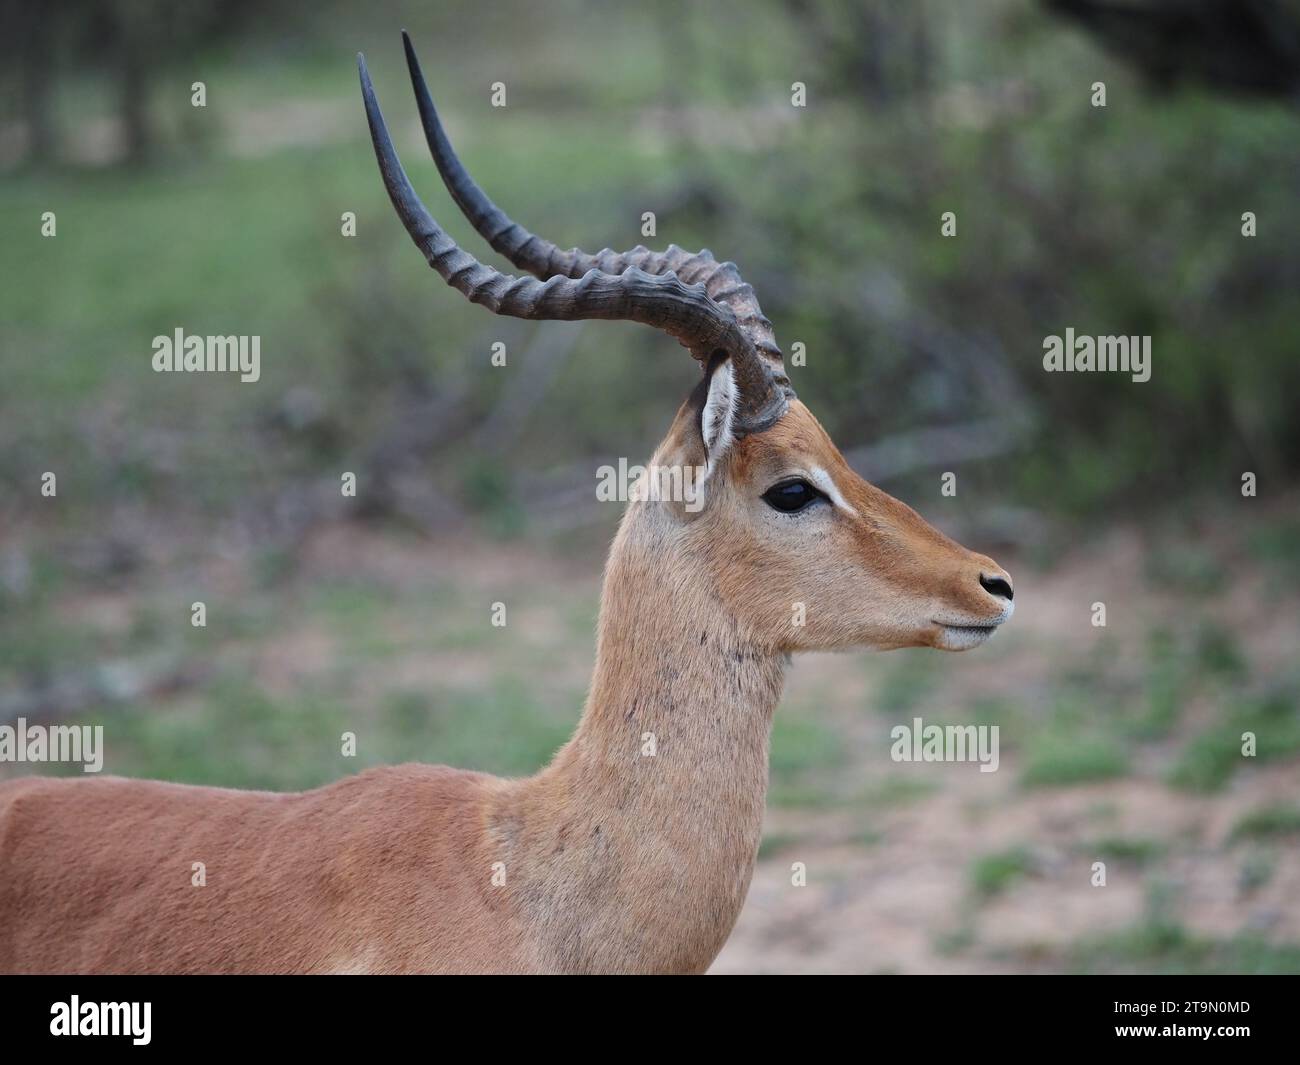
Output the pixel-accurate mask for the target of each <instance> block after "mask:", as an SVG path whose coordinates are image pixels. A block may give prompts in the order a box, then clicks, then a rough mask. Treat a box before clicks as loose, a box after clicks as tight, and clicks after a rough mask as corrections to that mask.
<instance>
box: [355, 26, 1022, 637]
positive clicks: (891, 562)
mask: <svg viewBox="0 0 1300 1065" xmlns="http://www.w3.org/2000/svg"><path fill="white" fill-rule="evenodd" d="M403 39H404V41H405V46H406V58H407V65H408V68H409V70H410V74H411V83H412V86H413V87H414V89H415V96H416V102H417V104H418V106H419V110H420V118H421V120H422V122H423V125H424V131H425V136H426V139H427V140H428V144H429V150H430V151H431V152H432V154H433V158H434V161H435V162H436V163H437V165H438V170H439V172H440V173H441V174H442V177H443V180H444V182H445V183H446V185H447V188H448V191H449V192H450V193H451V195H452V198H453V199H455V201H456V203H457V204H458V205H459V206H460V208H461V210H462V211H463V212H464V213H465V216H466V217H467V218H468V219H469V221H470V222H471V223H472V224H473V225H474V228H475V229H476V230H477V231H478V232H479V234H480V235H482V236H483V237H484V239H485V240H487V242H488V243H489V244H490V245H491V246H492V248H493V249H495V250H496V251H497V252H499V253H500V254H501V255H503V256H505V257H506V258H507V259H509V260H510V261H511V262H512V263H514V265H515V266H517V267H519V268H520V269H522V270H526V271H528V272H529V273H530V274H533V275H534V276H533V277H512V276H510V275H507V274H502V273H500V272H499V271H497V270H494V269H492V268H491V267H488V266H485V265H484V264H482V263H480V262H479V261H478V260H476V259H475V258H474V257H473V256H471V255H469V254H468V253H467V252H465V251H464V250H463V249H461V248H460V247H459V246H458V245H457V244H456V243H455V242H454V241H453V240H452V239H451V238H450V237H449V236H448V235H447V234H446V233H445V232H444V231H443V230H442V228H441V227H440V226H439V225H438V224H437V222H435V221H434V219H433V217H432V216H431V215H430V214H429V212H428V210H427V209H426V208H425V207H424V205H423V204H422V203H421V202H420V199H419V197H418V196H417V195H416V193H415V190H414V189H413V188H412V187H411V184H410V181H409V180H408V179H407V176H406V174H405V172H404V171H403V169H402V165H401V163H400V162H399V161H398V158H397V154H396V151H395V150H394V148H393V145H392V141H391V139H390V138H389V135H388V130H387V128H386V126H385V124H384V119H383V115H382V114H381V113H380V110H379V105H378V103H377V101H376V99H375V95H374V89H373V87H372V86H371V84H370V77H369V74H368V73H367V71H366V66H365V61H364V59H361V58H360V57H358V63H359V66H360V73H361V89H362V95H363V97H364V99H365V105H366V115H367V118H368V120H369V123H370V132H371V139H372V140H373V142H374V146H375V155H376V157H377V159H378V161H379V168H380V171H381V173H382V175H383V179H384V184H385V186H386V188H387V189H388V194H389V197H390V199H391V200H392V202H393V206H394V208H396V210H397V214H398V216H399V217H400V218H401V220H402V222H403V223H404V224H405V226H406V229H407V231H408V232H409V233H410V235H411V238H412V239H413V240H414V241H415V243H416V246H417V247H419V248H420V250H421V251H423V252H424V254H425V257H426V258H427V259H428V261H429V264H430V265H431V266H432V267H433V268H434V269H435V270H437V271H438V273H439V274H440V275H441V276H442V277H443V279H444V280H445V281H447V283H448V284H450V285H452V286H453V287H455V288H456V289H458V290H459V291H460V292H461V293H463V294H464V295H465V296H466V297H467V298H468V299H470V300H471V301H473V302H475V303H481V304H483V305H484V306H486V307H487V308H488V309H489V310H491V311H493V312H494V313H496V314H505V315H510V316H512V317H517V318H531V319H565V320H576V319H592V318H602V319H621V320H626V321H635V322H641V323H643V324H646V325H652V326H655V327H656V328H659V329H662V330H664V331H665V332H667V333H669V334H670V335H671V336H673V337H675V338H676V339H677V340H678V341H680V342H681V344H682V345H683V346H684V347H686V348H687V349H688V350H689V351H690V353H691V355H692V356H694V357H695V358H696V359H697V360H698V361H699V362H700V364H701V366H702V367H703V370H704V377H703V380H702V381H701V382H700V384H699V386H698V387H697V388H696V390H695V392H694V393H693V395H692V396H691V398H690V399H689V400H687V402H686V403H685V404H683V406H682V408H681V410H680V411H679V412H678V414H677V418H676V420H675V421H674V423H673V427H672V429H671V430H670V431H669V434H668V436H667V437H666V438H665V440H664V441H663V443H662V444H661V445H660V447H659V449H658V451H657V452H656V454H655V458H654V460H653V463H652V465H653V466H658V467H666V468H680V469H683V470H687V471H690V470H694V469H701V470H703V471H704V473H703V474H702V476H701V477H700V478H699V479H698V483H692V479H691V476H690V473H689V472H688V473H687V474H686V479H687V483H688V485H690V487H691V488H693V489H695V490H696V491H697V492H699V493H701V494H702V497H703V498H702V501H701V500H700V499H699V498H698V496H697V497H696V498H695V505H694V506H687V505H685V501H684V500H678V501H672V500H663V501H655V502H641V503H637V504H634V505H633V508H632V510H633V512H636V511H637V510H638V509H640V511H641V513H642V515H643V516H645V518H646V520H651V521H653V522H654V523H655V526H656V529H657V532H658V536H659V540H660V541H661V542H664V541H666V542H667V543H668V544H669V545H670V548H669V549H670V551H671V553H672V555H673V556H674V557H675V558H676V559H677V560H678V561H681V562H684V563H686V564H688V565H689V567H690V568H689V572H691V573H693V574H697V575H698V579H700V580H702V581H705V582H707V584H708V586H709V587H710V588H712V589H714V590H715V591H716V594H717V596H718V597H719V598H720V599H721V600H722V602H723V603H724V604H725V605H726V607H727V608H728V610H729V612H730V613H731V614H733V615H734V616H735V617H736V618H737V619H739V620H740V622H741V623H742V624H743V625H744V627H745V628H746V629H747V630H748V632H749V633H750V634H751V635H752V636H753V637H754V638H755V639H756V640H757V641H758V642H760V643H761V644H762V645H764V646H767V647H770V648H772V649H776V650H781V651H796V650H828V649H835V648H845V647H854V646H868V647H877V648H882V649H883V648H894V647H936V648H940V649H942V650H949V651H963V650H967V649H968V648H971V647H975V646H977V645H979V644H980V643H983V642H984V640H986V639H987V638H988V637H989V636H990V635H991V634H992V633H993V632H994V631H995V630H996V629H997V627H998V626H999V625H1001V624H1002V623H1003V622H1004V621H1006V620H1007V619H1008V618H1010V617H1011V613H1012V586H1011V578H1010V576H1009V575H1008V574H1007V573H1006V571H1005V570H1003V569H1002V568H1001V567H1000V566H998V565H997V563H995V562H994V561H993V560H992V559H990V558H987V557H985V556H984V555H978V554H975V553H974V552H971V551H968V550H966V548H964V547H962V546H961V545H960V544H957V543H954V542H953V541H952V540H950V539H948V538H947V537H946V536H944V535H943V534H942V533H940V532H939V531H938V530H936V529H935V528H933V527H932V526H931V525H929V524H928V523H927V522H926V521H925V520H924V519H923V518H922V517H921V516H920V515H919V514H917V513H916V511H914V510H912V508H911V507H909V506H907V505H906V504H904V503H901V502H899V501H898V500H897V499H894V498H893V497H892V496H889V495H887V494H886V493H884V492H882V491H881V490H880V489H878V488H876V487H874V486H873V485H871V484H868V483H867V482H866V481H864V480H863V479H862V478H861V477H859V476H858V475H857V474H856V473H854V472H853V470H852V469H850V468H849V466H848V463H847V462H845V460H844V457H843V456H842V455H841V454H840V452H839V450H838V449H837V448H836V447H835V445H834V443H832V441H831V439H830V437H829V436H828V435H827V434H826V431H825V430H824V429H823V428H822V427H821V425H820V423H818V421H817V419H816V418H814V417H813V415H812V413H811V412H810V411H809V410H808V408H807V407H805V406H804V405H803V404H802V403H800V402H799V401H798V400H797V399H796V398H795V395H794V390H793V389H792V388H791V387H790V381H789V378H788V377H787V376H786V373H785V369H784V366H783V363H782V357H781V350H780V348H779V347H777V344H776V341H775V337H774V335H773V331H772V325H771V323H770V322H769V321H768V320H767V318H765V317H764V316H763V313H762V311H761V310H760V309H759V305H758V301H757V299H756V298H755V296H754V290H753V289H752V288H751V287H750V286H749V285H747V284H745V283H744V282H743V281H742V280H741V277H740V273H739V271H738V270H737V268H736V266H735V264H734V263H729V262H722V263H720V262H718V261H716V260H715V259H714V258H713V256H712V255H711V254H710V253H709V252H708V251H701V252H698V253H696V254H691V253H688V252H685V251H683V250H682V249H680V248H678V247H676V246H675V245H669V247H668V249H667V251H663V252H654V251H650V250H649V249H647V248H644V247H637V248H633V249H632V250H631V251H628V252H614V251H611V250H609V249H605V250H604V251H601V252H597V253H596V254H595V255H589V254H587V253H586V252H583V251H580V250H579V249H577V248H572V249H569V250H568V251H562V250H560V249H559V248H557V247H556V246H555V245H554V244H551V243H550V242H548V241H544V240H542V239H541V238H539V237H537V236H535V235H533V234H532V233H529V232H528V231H527V230H526V229H524V228H523V227H521V226H519V225H518V224H516V223H514V222H512V221H511V220H510V219H509V218H508V217H506V215H505V214H504V213H503V212H502V211H501V210H500V209H499V208H498V207H496V206H495V205H494V204H493V203H492V202H491V201H490V200H489V199H488V198H487V196H486V195H484V193H483V191H482V190H481V189H480V188H479V187H478V186H477V185H476V184H475V183H474V181H473V180H472V179H471V178H470V177H469V175H468V173H466V171H465V169H464V167H463V166H462V165H461V163H460V160H459V159H457V157H456V155H455V153H454V152H453V151H452V148H451V144H450V143H449V141H448V140H447V136H446V133H445V132H444V131H443V128H442V124H441V122H440V121H439V119H438V114H437V111H436V110H435V109H434V106H433V101H432V100H431V98H430V96H429V92H428V88H427V87H426V85H425V81H424V77H423V75H422V73H421V71H420V66H419V62H418V60H417V59H416V57H415V52H414V50H413V49H412V47H411V42H410V39H409V38H407V37H406V35H405V34H403ZM800 605H801V606H800ZM796 617H797V618H798V619H799V622H800V623H796V622H795V621H794V619H795V618H796Z"/></svg>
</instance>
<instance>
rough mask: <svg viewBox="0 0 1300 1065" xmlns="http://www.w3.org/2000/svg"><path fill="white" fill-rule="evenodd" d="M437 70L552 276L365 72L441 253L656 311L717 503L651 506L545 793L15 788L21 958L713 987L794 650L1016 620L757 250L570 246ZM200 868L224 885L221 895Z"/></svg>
mask: <svg viewBox="0 0 1300 1065" xmlns="http://www.w3.org/2000/svg"><path fill="white" fill-rule="evenodd" d="M406 54H407V62H408V65H409V67H410V73H411V80H412V83H413V85H414V88H415V95H416V99H417V101H418V104H419V109H420V115H421V118H422V120H423V123H424V128H425V132H426V134H427V137H428V141H429V147H430V149H431V150H432V152H433V156H434V159H435V160H436V161H437V164H438V169H439V171H440V172H441V174H442V177H443V180H444V181H445V182H446V184H447V187H448V189H449V190H450V192H451V195H452V197H453V198H454V199H455V200H456V202H457V204H459V205H460V207H461V209H462V210H463V211H464V212H465V214H466V215H467V216H468V218H469V220H470V221H471V222H472V223H473V225H474V228H475V229H476V230H477V231H478V232H479V233H480V234H481V235H482V236H483V237H484V238H485V239H486V240H487V242H488V243H489V244H490V245H491V246H492V247H493V248H495V249H496V250H497V251H498V252H500V253H501V254H502V255H504V256H505V257H506V258H507V259H509V260H510V261H511V262H512V263H514V264H515V266H517V267H519V268H521V269H522V270H526V271H528V272H529V273H530V274H533V275H536V276H535V277H520V278H515V277H510V276H507V275H505V274H502V273H499V272H498V271H496V270H494V269H492V268H490V267H488V266H485V265H483V264H482V263H480V262H478V261H477V260H475V259H474V258H473V257H471V256H470V255H469V254H468V253H466V252H465V251H463V250H461V249H460V248H459V247H457V245H456V244H455V243H453V241H452V240H451V239H450V238H449V237H448V236H447V234H446V233H445V232H443V230H442V229H441V228H439V226H438V224H437V223H436V222H435V221H434V220H433V218H432V217H431V216H430V215H429V213H428V211H427V210H426V209H425V208H424V206H423V204H421V202H420V200H419V199H418V198H417V196H416V194H415V191H414V190H413V189H412V187H411V185H410V182H409V181H408V180H407V177H406V174H405V173H404V171H403V170H402V167H401V164H400V163H399V162H398V159H397V155H396V153H395V151H394V149H393V145H392V142H391V141H390V139H389V135H388V131H387V129H386V127H385V125H384V119H383V116H382V115H381V114H380V111H379V105H378V103H377V102H376V100H375V96H374V91H373V89H372V87H371V84H370V78H369V75H368V74H367V72H366V67H365V62H364V60H360V59H359V63H360V73H361V90H362V95H363V97H364V99H365V106H366V114H367V117H368V119H369V123H370V132H371V138H372V140H373V142H374V147H375V154H376V156H377V158H378V160H379V169H380V171H381V173H382V175H383V180H384V184H385V186H386V187H387V189H388V195H389V197H390V198H391V199H392V202H393V206H394V207H395V208H396V209H397V214H398V216H399V217H400V218H401V220H402V222H403V224H404V225H405V226H406V229H407V231H408V232H409V233H410V235H411V237H412V239H413V240H414V241H415V243H416V245H417V246H418V247H419V248H420V250H421V251H423V252H424V254H425V256H426V257H427V258H428V260H429V263H430V264H431V265H432V266H433V268H434V269H435V270H436V271H437V272H438V273H439V274H440V275H441V276H442V277H443V279H444V280H445V281H447V282H448V283H449V284H450V285H452V286H453V287H454V288H457V289H459V290H460V291H461V292H462V293H463V294H464V295H465V296H467V297H468V298H469V299H470V300H472V301H474V302H475V303H481V304H483V305H484V306H486V307H487V308H488V309H489V310H491V311H493V312H494V313H496V314H507V315H513V316H515V317H519V318H533V319H559V318H563V319H589V318H606V319H626V320H630V321H636V322H642V323H645V324H647V325H653V326H657V327H658V328H660V329H662V330H664V331H666V332H667V333H669V334H671V335H672V336H673V337H675V338H677V339H678V340H679V341H680V342H681V343H682V344H683V345H684V346H686V347H687V348H688V349H689V350H690V352H691V354H692V355H693V356H694V357H695V358H696V359H698V360H699V361H700V364H701V366H702V368H703V371H704V373H703V378H702V380H701V381H700V383H699V385H698V386H697V388H696V389H695V391H694V393H693V395H692V396H691V398H690V399H688V400H687V401H686V403H685V404H683V406H682V407H681V409H680V410H679V411H678V413H677V417H676V419H675V420H674V422H673V425H672V428H671V429H670V430H669V432H668V435H667V437H666V438H665V439H664V441H663V443H662V444H660V446H659V448H658V450H657V451H656V453H655V456H654V460H653V461H654V464H655V465H657V466H660V467H683V468H695V467H703V468H704V469H705V471H706V472H705V474H704V475H703V477H702V478H701V480H702V486H701V491H702V493H703V505H702V506H700V507H698V508H690V509H688V508H687V507H686V506H684V505H683V504H682V502H681V501H680V500H662V499H639V500H636V501H634V502H633V503H632V504H631V505H629V507H628V508H627V511H626V513H625V514H624V516H623V521H622V525H621V527H620V529H619V532H618V535H617V537H616V539H615V541H614V546H613V548H612V550H611V552H610V556H609V561H608V564H607V567H606V572H605V586H604V592H603V597H602V603H601V612H600V631H599V637H598V649H597V661H596V667H595V674H594V676H593V678H592V683H591V690H590V694H589V696H588V699H587V705H586V709H585V710H584V712H583V715H582V720H581V722H580V723H579V725H578V730H577V733H576V735H574V737H573V738H572V739H571V740H570V741H569V742H568V743H567V744H566V745H565V746H564V747H563V748H562V749H561V750H560V751H559V753H558V754H557V755H556V756H555V759H554V761H552V762H551V764H550V765H549V766H548V767H546V768H545V769H543V770H542V771H541V772H540V773H538V774H537V775H536V776H533V777H529V778H527V779H523V780H503V779H499V778H496V777H491V776H486V775H484V774H481V773H474V772H468V771H465V770H459V769H449V768H446V767H444V766H425V765H402V766H393V767H385V768H380V769H372V770H368V771H367V772H364V773H361V774H360V775H358V776H354V777H349V778H347V779H344V780H341V781H338V782H337V783H334V784H330V785H328V786H326V787H323V788H319V789H317V790H315V791H308V792H303V793H299V794H273V793H268V792H241V791H227V790H223V789H219V788H205V787H187V786H183V785H179V784H169V783H159V782H154V781H138V780H125V779H120V778H116V779H115V778H108V779H102V780H94V781H86V780H71V779H40V778H28V779H24V780H18V781H13V782H10V783H7V784H5V785H3V787H0V799H2V800H3V802H2V803H0V969H4V970H9V971H13V970H23V971H30V970H46V971H78V972H96V971H103V972H135V971H158V970H164V971H175V972H239V971H256V972H266V971H271V972H415V971H435V972H452V971H460V972H489V971H520V972H604V973H615V972H679V973H693V972H702V971H704V970H705V969H706V968H707V967H708V966H709V964H710V962H711V961H712V960H713V958H714V957H715V956H716V955H717V953H718V951H719V949H721V947H722V945H723V943H724V942H725V941H726V938H727V936H728V934H729V933H730V931H731V928H732V925H733V923H734V922H735V920H736V916H737V914H738V913H739V912H740V908H741V905H742V903H743V902H744V900H745V893H746V891H747V889H748V887H749V881H750V875H751V873H752V871H753V867H754V861H755V856H756V853H757V850H758V843H759V835H760V831H761V826H762V819H763V803H764V792H765V790H766V786H767V762H768V736H769V732H770V728H771V724H772V716H773V713H774V711H775V709H776V704H777V700H778V699H779V698H780V695H781V686H782V675H783V673H784V670H785V663H786V661H787V658H788V656H789V654H790V653H791V652H793V651H813V650H817V651H820V650H827V649H832V648H847V647H873V648H893V647H915V646H926V647H936V648H941V649H944V650H950V651H960V650H966V649H967V648H971V647H975V646H976V645H978V644H980V643H982V642H983V641H984V640H986V639H988V637H989V636H990V635H991V634H992V633H993V631H994V630H995V629H996V628H997V627H998V626H999V625H1001V624H1002V623H1003V622H1004V621H1006V620H1007V619H1008V618H1009V617H1010V616H1011V611H1012V605H1011V594H1012V592H1011V579H1010V578H1009V577H1008V576H1007V574H1006V573H1005V572H1004V571H1003V570H1002V569H1001V568H1000V567H998V566H997V565H996V564H995V563H994V562H993V561H992V560H991V559H988V558H985V557H984V556H983V555H976V554H972V553H971V552H970V551H967V550H966V549H965V548H964V547H961V546H959V545H958V544H955V543H953V542H952V541H951V540H949V539H948V538H947V537H945V536H943V535H942V534H940V533H939V532H937V531H936V530H934V529H933V528H931V527H930V526H929V525H927V524H926V523H925V521H923V520H922V519H921V518H920V517H919V516H918V515H917V514H916V513H915V512H914V511H913V510H911V509H910V508H909V507H907V506H905V505H904V504H902V503H900V502H898V501H897V500H895V499H893V498H891V497H890V496H888V495H886V494H885V493H884V492H881V491H880V490H879V489H877V488H874V487H872V486H871V485H869V484H867V483H866V482H865V481H863V480H862V479H861V478H860V477H858V476H857V475H856V474H855V473H854V472H853V471H852V470H850V469H849V467H848V466H847V464H846V463H845V461H844V459H843V457H842V456H841V455H840V453H839V451H837V450H836V448H835V445H834V444H833V443H832V442H831V440H830V438H829V437H828V436H827V435H826V433H825V432H824V431H823V429H822V427H821V426H820V425H819V424H818V422H817V420H816V419H815V418H814V417H813V416H812V414H811V413H810V412H809V411H808V409H807V408H806V407H804V406H803V405H802V404H801V403H800V402H799V401H798V400H796V399H795V397H794V392H793V391H792V389H791V387H790V382H789V380H788V379H787V377H786V375H785V373H784V371H783V368H782V361H781V352H780V349H779V348H778V347H777V346H776V343H775V341H774V338H773V333H772V327H771V323H770V322H768V320H767V319H766V318H764V317H763V314H762V312H761V311H760V310H759V306H758V302H757V300H756V299H755V297H754V292H753V290H752V289H751V288H750V286H749V285H746V284H744V283H743V282H742V281H741V279H740V276H739V273H738V272H737V269H736V267H735V266H734V265H733V264H731V263H718V262H716V261H715V260H714V259H713V257H712V256H711V255H710V254H709V253H708V252H700V253H699V254H697V255H690V254H687V253H686V252H683V251H682V250H680V249H679V248H676V247H669V249H668V250H667V251H665V252H652V251H648V250H647V249H645V248H640V247H638V248H635V249H633V250H632V251H630V252H626V253H622V254H618V253H615V252H612V251H608V250H606V251H602V252H600V253H598V254H596V255H587V254H585V253H583V252H581V251H578V250H577V249H574V250H570V251H560V250H558V249H557V248H556V247H555V246H554V245H552V244H549V243H547V242H546V241H543V240H541V239H539V238H538V237H536V236H534V235H533V234H531V233H529V232H527V231H526V230H524V229H522V228H521V227H520V226H518V225H516V224H514V223H513V222H511V221H510V220H509V219H508V218H507V217H506V216H505V215H504V214H503V213H502V212H501V211H500V210H498V209H497V208H496V207H495V206H494V205H493V204H492V203H491V201H489V200H488V199H487V197H486V196H485V195H484V194H483V192H482V191H481V190H480V189H479V188H478V186H477V185H475V183H474V182H473V181H472V180H471V179H470V177H469V176H468V174H467V173H466V172H465V170H464V169H463V167H462V166H461V164H460V162H459V160H458V159H457V158H456V156H455V154H454V153H453V152H452V149H451V145H450V144H449V143H448V141H447V138H446V135H445V134H444V132H443V129H442V126H441V124H440V123H439V120H438V115H437V113H436V112H435V111H434V107H433V103H432V101H431V100H430V98H429V94H428V90H427V89H426V87H425V83H424V79H423V76H422V75H421V73H420V68H419V65H418V63H417V61H416V58H415V54H414V52H413V51H412V49H411V45H410V41H409V40H407V42H406ZM796 604H803V608H802V613H803V616H804V618H805V619H806V623H804V624H795V621H796V618H797V617H798V615H799V613H800V611H799V609H798V608H797V607H796ZM645 733H653V734H654V736H655V740H656V752H655V754H654V755H653V756H646V755H645V754H644V753H643V745H644V741H643V736H644V734H645ZM196 861H201V862H203V863H205V866H206V872H207V883H206V886H203V887H195V886H191V863H193V862H196Z"/></svg>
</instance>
